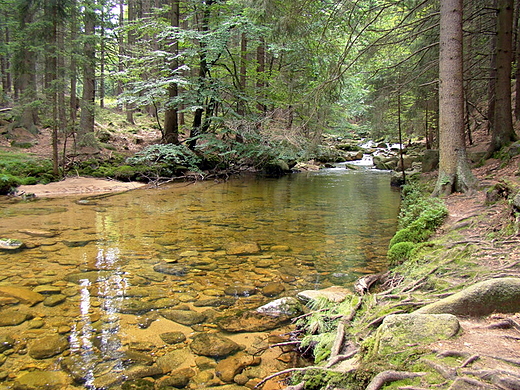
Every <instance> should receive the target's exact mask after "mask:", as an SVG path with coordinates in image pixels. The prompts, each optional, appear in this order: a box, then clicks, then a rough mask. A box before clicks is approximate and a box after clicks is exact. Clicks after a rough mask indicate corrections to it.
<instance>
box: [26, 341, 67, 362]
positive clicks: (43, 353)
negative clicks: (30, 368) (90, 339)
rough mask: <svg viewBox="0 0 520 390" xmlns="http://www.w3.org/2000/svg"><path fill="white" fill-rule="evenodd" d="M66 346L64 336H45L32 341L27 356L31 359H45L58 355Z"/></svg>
mask: <svg viewBox="0 0 520 390" xmlns="http://www.w3.org/2000/svg"><path fill="white" fill-rule="evenodd" d="M68 347H69V342H68V341H67V339H66V338H64V337H62V336H58V335H53V336H46V337H43V338H41V339H38V340H35V341H34V342H33V344H32V345H31V346H30V347H29V356H31V357H32V358H33V359H46V358H50V357H53V356H56V355H59V354H60V353H62V352H63V351H65V350H66V349H67V348H68Z"/></svg>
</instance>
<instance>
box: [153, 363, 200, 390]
mask: <svg viewBox="0 0 520 390" xmlns="http://www.w3.org/2000/svg"><path fill="white" fill-rule="evenodd" d="M194 376H195V371H194V370H193V369H191V368H181V369H179V370H176V371H173V372H171V374H170V376H167V377H164V378H161V379H159V380H158V381H157V388H158V389H168V390H169V389H172V388H177V389H182V388H185V387H186V386H188V383H189V382H190V379H191V378H193V377H194Z"/></svg>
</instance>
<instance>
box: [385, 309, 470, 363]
mask: <svg viewBox="0 0 520 390" xmlns="http://www.w3.org/2000/svg"><path fill="white" fill-rule="evenodd" d="M459 330H460V324H459V321H458V320H457V317H455V316H454V315H451V314H416V313H411V314H393V315H389V316H387V317H386V318H385V319H384V321H383V323H382V324H381V326H380V327H379V329H378V331H377V335H376V340H377V342H378V352H379V353H380V354H389V353H392V352H395V351H396V350H402V349H405V348H407V347H408V346H409V345H410V344H429V343H432V342H434V341H438V340H445V339H449V338H451V337H453V336H455V335H456V334H457V333H458V332H459Z"/></svg>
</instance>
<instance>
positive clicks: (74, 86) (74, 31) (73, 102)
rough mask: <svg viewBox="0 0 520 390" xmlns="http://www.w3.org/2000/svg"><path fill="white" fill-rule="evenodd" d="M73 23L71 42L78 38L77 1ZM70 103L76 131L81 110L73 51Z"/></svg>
mask: <svg viewBox="0 0 520 390" xmlns="http://www.w3.org/2000/svg"><path fill="white" fill-rule="evenodd" d="M71 9H72V11H71V23H70V41H71V42H73V43H74V42H75V41H76V38H77V30H78V26H77V18H78V13H77V6H76V1H75V0H74V1H73V4H72V6H71ZM69 69H70V101H69V110H70V114H69V120H70V124H71V127H72V128H73V129H74V128H75V127H76V126H75V125H76V121H77V119H78V108H79V104H78V103H79V102H78V96H77V92H76V89H77V76H78V75H77V72H78V63H77V61H76V53H75V51H74V49H73V52H72V53H71V55H70V68H69Z"/></svg>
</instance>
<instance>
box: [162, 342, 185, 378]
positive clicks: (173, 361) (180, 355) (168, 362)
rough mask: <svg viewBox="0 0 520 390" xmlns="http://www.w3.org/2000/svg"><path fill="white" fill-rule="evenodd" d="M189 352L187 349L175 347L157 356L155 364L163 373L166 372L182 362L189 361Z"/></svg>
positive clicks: (177, 366) (174, 368)
mask: <svg viewBox="0 0 520 390" xmlns="http://www.w3.org/2000/svg"><path fill="white" fill-rule="evenodd" d="M190 357H191V353H190V351H189V350H188V349H186V348H183V349H176V350H175V351H172V352H168V353H166V354H165V355H163V356H160V357H158V358H157V361H156V364H157V366H158V367H159V368H160V369H161V372H162V373H163V374H167V373H169V372H171V371H173V370H176V369H177V368H179V367H180V366H181V365H182V364H184V363H186V362H187V361H189V359H190Z"/></svg>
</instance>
